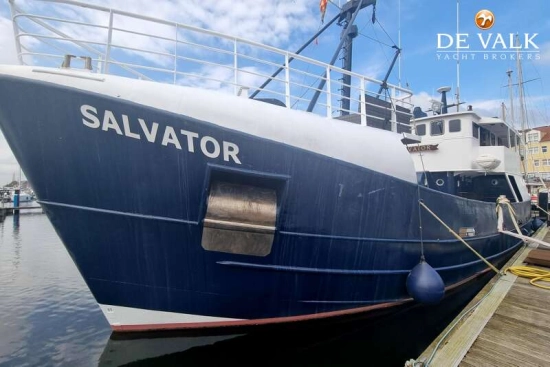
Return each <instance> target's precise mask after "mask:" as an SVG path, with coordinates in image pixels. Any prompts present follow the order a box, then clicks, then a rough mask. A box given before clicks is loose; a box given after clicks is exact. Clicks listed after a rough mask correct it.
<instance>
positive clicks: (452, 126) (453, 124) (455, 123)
mask: <svg viewBox="0 0 550 367" xmlns="http://www.w3.org/2000/svg"><path fill="white" fill-rule="evenodd" d="M459 131H460V120H450V121H449V132H450V133H457V132H459Z"/></svg>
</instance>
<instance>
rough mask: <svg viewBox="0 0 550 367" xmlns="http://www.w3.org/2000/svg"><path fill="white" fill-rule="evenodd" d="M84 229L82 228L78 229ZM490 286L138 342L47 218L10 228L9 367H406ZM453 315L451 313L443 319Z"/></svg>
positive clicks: (1, 240)
mask: <svg viewBox="0 0 550 367" xmlns="http://www.w3.org/2000/svg"><path fill="white" fill-rule="evenodd" d="M75 230H77V229H75ZM484 282H485V280H482V281H479V282H477V284H474V286H473V287H470V288H469V289H468V291H467V292H463V293H462V294H460V297H459V298H456V297H458V296H456V297H449V299H450V303H449V304H450V305H452V306H449V305H447V306H446V305H438V306H434V307H428V308H422V307H420V308H418V309H417V310H413V311H410V310H409V312H407V313H406V316H405V315H404V316H403V317H407V318H411V317H412V318H414V319H415V320H417V323H416V325H415V326H413V329H409V330H403V329H402V328H401V327H400V325H401V324H402V319H400V317H401V316H399V315H397V316H394V317H392V318H391V319H387V320H379V321H377V323H378V324H377V325H373V324H367V323H364V322H362V321H354V322H352V323H351V322H350V323H348V324H346V325H337V326H330V327H326V328H320V329H316V330H301V331H292V332H288V331H287V332H285V331H266V332H262V333H254V334H248V335H247V334H239V335H208V336H204V335H201V336H191V335H185V336H182V335H164V334H158V333H157V334H152V335H143V334H141V335H137V336H136V337H134V338H131V339H129V338H120V337H119V336H117V335H112V334H111V330H110V328H109V325H108V324H107V322H106V320H105V319H104V317H103V315H102V314H101V311H100V309H99V307H98V306H97V304H96V303H95V300H94V299H93V297H92V295H91V293H90V292H89V290H88V288H87V286H86V284H85V283H84V281H83V280H82V278H81V276H80V274H79V273H78V270H77V268H76V266H75V265H74V264H73V262H72V261H71V258H70V256H69V254H68V253H67V251H66V249H65V248H64V247H63V244H62V243H61V241H60V239H59V237H58V236H57V234H56V233H55V231H54V229H53V227H52V226H51V224H50V222H49V220H48V218H47V217H46V215H45V214H42V212H41V210H38V211H37V212H36V213H33V214H27V213H26V214H21V215H20V216H19V219H18V220H17V218H16V217H13V216H8V217H6V219H5V220H4V221H3V222H2V223H0V365H1V366H98V365H100V366H120V365H132V366H149V365H154V366H198V365H211V364H214V363H216V364H217V363H227V362H234V363H237V364H240V365H262V366H265V365H270V366H280V365H285V366H289V365H296V366H298V365H300V366H304V365H311V366H390V367H391V366H403V365H404V362H405V361H406V360H407V359H409V358H415V357H417V356H418V355H419V354H420V352H421V351H422V350H423V349H424V348H425V347H426V346H427V345H428V344H429V343H430V342H431V340H433V338H435V337H436V336H437V335H438V334H439V333H440V332H441V330H443V329H444V328H445V326H446V325H447V323H448V322H450V321H451V320H452V319H453V318H454V316H455V315H456V314H457V313H458V312H459V311H460V309H461V307H463V306H464V305H465V304H466V303H467V302H468V301H469V299H471V297H473V295H475V293H476V292H477V290H478V289H480V288H481V287H482V286H483V284H484ZM440 311H445V312H440Z"/></svg>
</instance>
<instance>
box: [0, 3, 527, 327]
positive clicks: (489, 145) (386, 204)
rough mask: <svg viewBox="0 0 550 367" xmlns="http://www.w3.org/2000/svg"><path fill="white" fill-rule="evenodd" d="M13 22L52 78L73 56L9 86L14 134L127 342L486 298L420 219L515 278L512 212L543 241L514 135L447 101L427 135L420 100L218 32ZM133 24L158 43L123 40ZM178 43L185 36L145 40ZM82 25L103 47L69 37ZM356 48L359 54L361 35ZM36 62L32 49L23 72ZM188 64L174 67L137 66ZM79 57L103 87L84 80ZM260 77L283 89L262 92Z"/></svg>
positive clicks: (4, 102) (467, 265) (4, 79)
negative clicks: (27, 28)
mask: <svg viewBox="0 0 550 367" xmlns="http://www.w3.org/2000/svg"><path fill="white" fill-rule="evenodd" d="M373 3H374V1H372V0H369V1H364V2H363V1H352V2H348V3H346V4H345V6H344V7H343V9H342V11H341V13H340V14H338V15H337V16H336V17H335V18H334V19H333V20H332V21H330V22H327V23H328V24H330V23H331V22H334V21H336V20H338V19H341V20H342V19H345V20H346V22H343V23H348V24H349V25H350V27H351V25H353V20H354V19H355V16H356V14H357V13H358V12H359V10H360V9H361V8H364V7H366V6H368V5H372V4H373ZM10 4H12V6H13V11H14V14H15V15H16V16H15V17H14V21H15V28H16V30H18V33H17V34H16V36H17V37H16V39H17V41H18V42H19V41H24V39H25V38H26V37H28V36H29V35H28V34H26V33H24V31H22V30H21V29H20V28H19V27H20V26H21V23H22V22H24V21H29V20H30V21H36V22H34V23H33V25H34V26H35V28H37V27H36V25H37V24H41V23H42V24H46V25H47V27H46V30H45V33H44V34H43V35H42V36H41V35H40V34H39V33H38V32H39V30H38V29H34V28H33V35H32V37H33V40H34V39H38V40H40V39H44V40H46V41H47V44H46V45H45V46H43V47H44V48H38V49H35V50H36V51H35V52H36V54H33V55H34V56H33V57H32V59H33V60H35V59H36V60H39V59H40V56H41V55H46V56H47V58H46V59H47V60H52V59H53V60H60V59H58V58H55V57H57V56H56V55H53V54H50V52H53V51H51V50H49V49H47V46H48V45H51V44H52V42H53V43H54V46H55V47H54V48H55V49H58V48H61V49H63V47H64V45H65V46H66V45H70V46H69V47H68V51H67V52H66V54H67V55H65V58H64V61H63V67H62V68H54V67H38V66H3V67H1V68H0V128H1V129H2V131H3V133H4V135H5V137H6V139H7V141H8V143H9V145H10V147H11V148H12V150H13V152H14V154H15V156H16V158H17V160H18V162H19V163H20V164H21V166H22V168H23V170H24V172H25V174H26V176H27V177H28V179H29V181H30V182H31V184H32V187H33V189H34V190H35V192H36V193H37V195H38V197H39V198H40V201H39V202H40V204H41V206H42V207H43V208H44V211H45V212H46V214H47V215H48V217H49V218H50V220H51V222H52V224H53V225H54V227H55V229H56V231H57V233H58V234H59V236H60V237H61V239H62V240H63V243H64V244H65V246H66V247H67V249H68V252H69V254H70V256H71V257H72V259H73V261H74V262H75V264H76V265H77V267H78V269H79V271H80V272H81V274H82V276H83V278H84V280H85V281H86V283H87V285H88V287H89V288H90V290H91V292H92V294H93V295H94V297H95V299H96V300H97V302H98V303H99V305H100V307H101V310H102V311H103V313H104V315H105V316H106V318H107V320H108V321H109V323H110V324H111V327H112V328H113V329H114V330H116V331H121V332H125V331H144V330H160V329H183V328H187V329H203V328H218V327H241V326H246V327H259V326H262V325H272V324H277V325H280V324H295V323H300V322H319V321H329V320H330V321H333V320H339V319H341V318H349V317H364V318H372V319H373V320H376V319H377V318H378V317H380V316H381V315H385V314H389V313H393V312H397V311H398V310H401V309H402V307H404V306H409V305H413V304H414V303H415V302H426V303H435V302H437V301H438V300H439V299H441V297H444V296H448V295H449V294H451V293H453V292H459V291H461V290H465V289H467V288H468V287H469V286H470V285H471V284H472V282H473V281H474V280H475V279H478V278H479V277H480V276H482V275H483V274H485V273H487V272H488V271H489V268H488V267H487V265H486V264H485V263H484V262H483V261H482V260H481V259H479V258H478V257H477V256H476V255H474V253H472V252H471V251H470V250H469V249H468V248H466V247H465V246H464V245H463V244H462V243H461V242H460V241H459V240H457V239H456V238H455V237H454V236H453V235H451V234H450V233H449V231H448V230H447V229H446V228H445V227H443V226H442V225H441V224H440V223H439V222H438V221H437V220H436V219H435V218H434V217H432V216H431V215H430V214H429V213H428V212H427V211H426V210H425V209H424V208H423V207H421V205H420V203H423V204H424V205H426V206H427V207H428V208H430V209H431V210H432V211H433V212H435V213H436V214H437V215H438V216H439V217H440V218H441V219H442V220H443V221H444V222H445V223H447V224H448V225H449V226H450V228H452V229H453V230H454V231H455V232H457V233H460V234H461V235H462V236H463V237H465V238H466V240H467V241H468V243H469V244H470V245H471V246H472V247H473V248H475V249H476V250H477V251H478V252H479V253H480V254H481V255H482V256H483V257H484V258H485V259H486V260H487V261H490V262H491V263H493V264H495V265H496V266H501V265H502V264H503V263H504V262H505V261H506V260H507V259H508V258H510V257H511V256H512V254H513V253H514V252H515V251H516V250H517V249H518V248H519V246H520V245H521V243H522V242H521V241H518V240H516V239H513V238H511V237H506V236H504V235H503V234H500V233H498V232H497V217H496V214H495V204H496V200H497V198H498V197H499V196H500V195H505V196H506V197H507V198H508V199H510V201H511V202H512V204H511V205H512V206H513V208H514V210H515V214H516V218H512V217H511V216H510V215H509V214H508V212H507V211H506V212H505V225H506V227H507V228H508V229H510V230H514V229H513V228H514V225H513V221H517V222H518V223H519V224H520V226H521V227H522V229H523V231H525V232H526V233H531V232H532V229H533V228H532V226H531V223H530V197H529V195H528V193H527V190H526V185H525V181H524V180H523V177H522V176H521V172H520V171H519V157H518V156H517V154H515V151H514V149H515V146H516V144H517V133H516V132H515V131H514V130H513V129H511V128H510V127H509V126H507V125H506V124H505V123H504V122H503V121H502V120H499V119H492V118H485V117H481V116H479V115H478V114H476V113H475V112H474V111H465V112H456V113H448V111H446V103H443V104H442V109H441V110H440V111H438V114H436V115H432V116H427V115H426V116H425V117H419V118H416V119H414V120H413V122H412V123H411V116H412V114H411V113H410V111H411V108H412V107H413V106H412V104H411V103H410V96H411V93H410V91H408V90H406V89H403V88H399V87H398V86H395V85H392V84H391V83H388V81H387V80H383V81H379V80H374V79H371V78H368V77H365V76H362V75H359V74H356V73H353V72H351V71H349V70H347V69H345V68H339V67H336V66H333V65H330V64H327V63H322V62H320V61H316V60H312V59H309V58H307V57H304V56H300V55H298V54H296V53H290V52H287V51H283V50H278V49H276V48H273V47H269V46H263V45H260V44H258V43H256V42H251V41H247V40H244V39H240V38H237V37H233V36H230V35H225V34H220V33H217V32H214V31H211V30H203V29H199V28H196V27H191V26H187V25H184V24H177V23H173V22H168V21H164V20H157V19H153V18H150V17H146V16H141V15H136V14H130V13H128V12H124V11H118V10H112V9H107V8H103V7H99V6H95V5H90V4H84V3H77V2H74V1H71V2H68V1H67V2H65V1H52V2H48V7H49V6H51V7H52V8H50V9H54V6H61V7H67V6H69V5H71V6H73V5H76V11H63V12H59V14H56V18H57V17H58V16H61V15H60V14H70V15H71V16H72V15H73V14H81V11H82V13H84V12H90V11H94V12H95V13H97V15H98V18H97V19H99V17H100V16H104V17H105V22H103V23H101V24H105V25H107V24H108V25H109V26H108V27H107V26H98V25H85V24H84V20H85V19H84V20H83V19H81V20H79V21H78V22H76V23H75V22H74V19H73V18H71V19H70V20H68V22H67V23H66V24H65V25H66V26H67V27H68V28H63V29H64V32H61V31H59V29H61V28H60V27H58V26H52V24H53V23H51V24H50V23H49V22H51V19H50V18H48V17H46V16H39V15H31V14H25V13H23V12H22V10H21V9H20V8H19V7H18V4H19V2H18V1H14V2H10ZM24 4H25V2H21V6H23V5H24ZM63 10H65V8H63ZM121 18H123V20H128V19H130V20H132V21H135V22H136V24H141V25H142V26H140V27H137V28H132V29H131V30H129V29H126V30H124V29H123V28H122V27H123V25H124V24H126V23H125V22H123V23H120V22H119V20H120V19H121ZM94 19H96V18H94ZM130 23H131V22H130ZM130 23H128V24H130ZM55 24H56V25H58V24H59V20H55ZM97 24H99V23H97ZM132 24H133V23H132ZM160 25H162V26H163V27H167V28H168V29H169V30H170V32H168V33H170V35H177V36H167V35H163V36H162V37H160V36H158V37H156V36H154V35H145V34H144V33H142V31H140V30H141V29H153V28H155V27H156V26H160ZM73 26H75V27H78V30H79V31H78V32H76V33H75V34H82V29H81V28H87V29H88V28H89V29H88V31H87V32H90V34H91V32H92V31H91V30H90V29H92V28H97V29H98V33H97V37H94V39H93V41H90V42H89V43H87V42H86V41H85V40H82V39H81V37H80V36H75V39H72V40H71V39H68V38H67V32H68V29H71V27H73ZM21 28H23V27H21ZM172 31H173V32H172ZM124 32H126V33H124ZM69 33H70V32H69ZM100 34H105V35H106V37H107V40H105V43H103V41H102V40H101V39H100V38H101V37H100ZM121 34H125V35H127V36H128V35H130V36H132V35H134V36H135V35H139V36H140V37H141V36H150V37H152V38H151V39H152V41H151V43H150V45H156V46H157V47H164V46H162V45H164V44H165V43H169V44H170V47H168V46H166V48H162V49H155V51H151V50H140V51H142V52H143V53H144V54H146V55H148V56H147V57H144V58H140V57H139V56H135V59H134V60H132V62H130V61H128V58H127V55H128V53H129V52H134V49H133V47H137V46H135V45H134V44H133V43H127V42H123V43H120V42H119V43H117V42H116V41H115V40H116V39H117V35H121ZM342 34H344V35H345V37H346V38H345V39H344V40H343V42H342V43H346V42H348V46H349V47H347V48H346V49H347V50H348V51H349V52H351V46H350V45H351V41H352V39H353V28H348V29H347V31H345V32H342ZM94 35H95V33H94ZM170 37H174V38H170ZM58 38H59V39H61V38H63V39H64V41H62V42H61V41H60V40H59V39H58ZM313 39H314V38H313ZM34 43H35V42H33V43H32V44H34ZM136 44H137V43H136ZM148 44H149V43H148ZM30 46H32V45H29V44H27V45H26V46H25V47H23V48H22V47H18V49H19V50H20V51H21V60H22V61H25V60H30V58H29V59H27V57H28V56H27V55H29V54H28V52H32V51H27V50H29V47H30ZM340 46H341V45H340ZM41 47H42V46H41ZM169 50H172V51H170V52H173V53H172V54H168V56H169V57H168V59H169V61H167V62H170V60H172V62H173V64H171V65H170V66H169V67H166V64H165V63H162V62H157V63H155V62H156V61H154V62H153V65H152V66H151V65H149V66H147V65H142V66H141V65H136V62H137V61H140V60H158V58H160V57H164V56H166V54H167V53H168V52H169ZM69 51H70V52H69ZM147 52H149V53H148V54H147ZM338 52H339V50H338ZM75 54H76V55H86V57H85V58H84V62H85V70H80V69H74V68H72V67H71V62H73V63H74V62H75V60H74V57H72V56H71V55H75ZM335 55H338V53H336V54H335ZM268 56H272V57H273V59H267V57H268ZM263 57H266V59H264V58H263ZM347 57H348V58H349V57H351V54H350V53H349V54H347ZM92 58H93V59H92ZM47 62H48V61H47ZM280 64H281V65H282V68H280V69H279V71H280V73H279V71H277V65H280ZM197 65H198V66H197ZM97 67H101V69H102V72H101V73H95V72H92V71H91V70H90V69H93V68H95V69H97ZM108 71H113V72H116V71H118V72H120V73H121V74H124V75H125V76H115V75H108V73H107V72H108ZM168 72H169V73H170V74H167V73H168ZM201 72H202V74H201ZM226 72H227V73H226ZM224 73H225V74H224ZM166 75H169V77H167V76H166ZM219 75H228V76H227V77H226V78H225V79H224V78H223V77H221V76H219ZM258 75H259V76H260V77H264V76H265V77H267V78H268V79H267V81H268V82H270V84H269V86H268V85H267V82H266V83H264V84H263V85H262V86H261V87H258V86H257V84H253V83H256V81H257V79H258V78H257V77H258ZM269 75H271V77H269ZM128 76H132V77H135V78H131V77H128ZM154 77H158V78H159V79H161V80H162V81H166V80H167V78H169V79H170V80H171V81H174V82H178V83H183V84H186V85H187V86H181V85H169V84H165V83H159V82H154V81H150V80H147V79H154ZM139 79H141V80H139ZM144 79H145V80H144ZM319 81H322V82H321V83H319ZM198 84H199V85H200V86H202V87H205V86H209V85H213V86H214V89H215V90H207V89H203V88H202V87H197V85H198ZM258 84H259V83H258ZM369 88H370V89H369ZM372 88H374V89H373V90H372ZM340 90H342V91H343V93H342V94H341V93H340ZM446 91H447V90H442V93H443V95H442V97H444V96H445V94H444V93H445V92H446ZM227 92H229V93H227ZM258 94H260V96H262V98H259V97H257V95H258ZM300 109H302V111H300ZM29 132H32V133H29ZM411 157H412V158H411ZM488 157H493V158H491V159H490V161H489V160H487V158H488ZM45 162H47V164H45ZM428 263H429V266H431V267H429V266H428V265H427V264H428ZM419 264H420V265H419ZM419 266H420V267H419ZM413 269H421V272H422V271H424V270H426V269H428V270H427V273H429V281H430V282H431V284H433V285H434V286H433V287H428V288H427V289H426V292H424V293H423V294H420V295H419V293H418V292H416V290H418V288H419V287H418V284H416V283H414V282H415V281H416V279H419V278H422V279H425V278H423V277H424V275H425V274H427V273H422V274H420V275H419V274H418V273H416V272H414V271H413ZM422 269H424V270H422ZM429 269H432V270H431V271H430V270H429ZM411 283H413V285H412V286H411ZM415 289H416V290H415ZM420 293H422V291H420ZM403 327H404V328H405V327H406V325H403Z"/></svg>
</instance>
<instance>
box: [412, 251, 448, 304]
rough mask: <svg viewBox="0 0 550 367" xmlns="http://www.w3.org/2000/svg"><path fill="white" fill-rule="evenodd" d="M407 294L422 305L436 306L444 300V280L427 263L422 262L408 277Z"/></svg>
mask: <svg viewBox="0 0 550 367" xmlns="http://www.w3.org/2000/svg"><path fill="white" fill-rule="evenodd" d="M407 292H409V295H410V296H411V297H412V298H414V300H415V301H417V302H420V303H427V304H434V303H438V302H439V301H441V300H442V299H443V296H444V295H445V284H444V283H443V279H441V276H439V274H438V273H437V271H435V270H434V268H432V267H431V266H430V265H429V264H428V263H427V262H425V261H420V263H419V264H418V265H416V266H415V267H414V268H413V269H412V270H411V272H410V273H409V276H408V277H407Z"/></svg>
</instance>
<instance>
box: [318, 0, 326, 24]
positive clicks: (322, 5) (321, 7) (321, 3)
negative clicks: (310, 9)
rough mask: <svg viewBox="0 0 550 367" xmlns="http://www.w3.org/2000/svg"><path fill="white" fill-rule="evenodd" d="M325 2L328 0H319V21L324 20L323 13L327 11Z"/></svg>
mask: <svg viewBox="0 0 550 367" xmlns="http://www.w3.org/2000/svg"><path fill="white" fill-rule="evenodd" d="M327 3H328V0H321V1H320V2H319V10H320V11H321V23H324V21H325V13H326V11H327Z"/></svg>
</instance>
